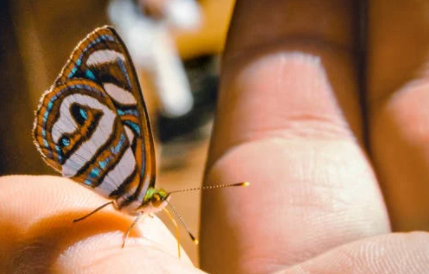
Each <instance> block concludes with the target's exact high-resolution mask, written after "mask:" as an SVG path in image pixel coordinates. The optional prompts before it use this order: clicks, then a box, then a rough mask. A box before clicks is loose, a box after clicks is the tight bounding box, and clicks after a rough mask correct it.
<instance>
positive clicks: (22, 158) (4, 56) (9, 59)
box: [0, 1, 44, 175]
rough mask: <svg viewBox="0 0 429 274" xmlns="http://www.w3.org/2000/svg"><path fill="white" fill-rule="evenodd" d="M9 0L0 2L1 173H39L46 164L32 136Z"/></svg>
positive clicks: (29, 109)
mask: <svg viewBox="0 0 429 274" xmlns="http://www.w3.org/2000/svg"><path fill="white" fill-rule="evenodd" d="M10 10H11V9H10V1H2V2H1V4H0V175H4V174H14V173H37V172H38V171H40V168H39V167H40V166H41V165H44V164H43V163H42V160H41V159H40V157H39V155H37V152H36V150H35V149H34V145H33V144H32V139H31V128H32V125H33V115H34V113H33V107H32V104H31V102H30V99H29V97H28V93H27V90H28V87H27V86H26V81H25V74H24V68H23V63H22V60H21V55H20V52H19V45H18V40H17V37H16V34H15V32H14V26H13V23H12V19H11V18H12V16H11V13H10Z"/></svg>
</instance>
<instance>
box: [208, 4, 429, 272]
mask: <svg viewBox="0 0 429 274" xmlns="http://www.w3.org/2000/svg"><path fill="white" fill-rule="evenodd" d="M359 3H362V1H337V0H323V1H312V0H304V1H303V0H277V1H258V0H246V1H245V0H242V1H240V0H239V1H238V2H237V4H236V7H235V11H234V16H233V20H232V23H231V27H230V32H229V37H228V44H227V48H226V52H225V56H224V59H223V63H222V65H223V66H222V77H221V79H222V80H221V92H220V95H219V102H218V112H217V117H216V124H215V130H214V136H213V138H212V140H213V142H212V145H211V153H210V157H209V162H208V173H207V176H206V181H208V182H213V184H216V183H218V182H235V181H242V180H248V181H250V182H251V183H252V185H251V186H250V187H249V188H247V189H245V190H242V191H222V192H216V193H204V196H203V205H202V206H203V208H202V224H201V246H200V248H201V267H202V269H204V270H206V271H208V272H210V273H246V274H254V273H331V274H333V273H365V274H371V273H429V235H428V234H427V233H424V232H419V233H407V234H400V233H392V229H391V225H390V222H391V223H392V227H393V228H394V230H396V231H398V230H407V231H409V230H419V229H420V230H422V229H424V230H427V229H428V228H429V215H428V212H429V203H428V200H429V199H428V198H429V180H428V178H429V169H428V168H427V166H428V164H429V153H427V151H428V149H429V142H427V141H428V136H429V135H428V134H429V113H428V112H427V105H428V102H429V93H428V92H427V88H426V86H427V84H428V82H427V81H428V80H427V76H426V75H427V73H426V71H425V70H426V69H427V56H428V53H429V36H428V29H429V28H428V27H429V21H428V17H427V14H428V12H429V6H428V4H427V3H426V2H425V1H393V2H392V1H388V0H374V1H368V5H369V6H368V24H367V29H368V37H369V39H368V41H369V43H368V49H367V51H363V48H360V47H359V45H360V42H359V41H360V40H361V36H360V35H359V33H358V31H357V27H358V26H359V25H361V24H362V23H363V22H365V20H366V19H365V16H364V14H363V13H362V11H363V10H362V9H359V6H358V5H359ZM365 53H368V55H366V56H365ZM365 58H367V59H366V60H367V66H365V67H360V66H361V65H365V64H363V63H362V60H365ZM361 70H363V73H361V72H360V71H361ZM362 75H365V76H366V77H367V79H368V84H367V85H366V84H365V79H362V78H360V79H359V76H362ZM361 96H365V99H366V100H362V99H361V98H360V97H361ZM366 140H368V141H369V147H370V148H371V150H370V152H368V149H367V145H366ZM376 174H377V176H376ZM380 184H381V185H382V188H383V194H384V195H385V197H386V203H385V201H384V200H383V195H382V193H381V191H380V188H379V185H380ZM386 204H387V207H388V208H389V211H390V213H391V215H390V217H391V218H390V220H389V217H388V214H387V210H386Z"/></svg>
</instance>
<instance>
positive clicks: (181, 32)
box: [0, 0, 234, 264]
mask: <svg viewBox="0 0 429 274" xmlns="http://www.w3.org/2000/svg"><path fill="white" fill-rule="evenodd" d="M233 6H234V0H199V1H195V0H140V1H138V2H137V1H132V0H114V1H113V0H112V1H108V0H98V1H84V0H62V1H49V0H36V1H25V0H2V1H1V3H0V95H1V96H0V117H1V122H0V175H7V174H55V173H54V172H53V170H52V169H51V168H49V167H47V166H46V165H45V163H44V162H43V161H42V159H41V157H40V155H39V153H38V152H37V151H36V149H35V147H34V145H33V140H32V137H31V129H32V123H33V120H34V111H35V110H36V107H37V103H38V101H39V98H40V96H41V94H42V92H43V91H45V90H46V89H48V88H49V87H50V85H51V84H52V83H53V81H54V80H55V78H56V77H57V75H58V73H59V72H60V70H61V68H62V67H63V65H64V64H65V62H66V61H67V58H68V57H69V55H70V53H71V52H72V50H73V48H74V47H75V46H76V44H77V43H78V42H79V41H80V40H81V39H83V38H84V37H85V36H86V35H87V34H88V33H89V32H91V31H92V30H93V29H94V28H96V27H99V26H103V25H105V24H112V25H114V26H115V27H116V28H117V30H118V31H119V33H120V34H121V36H122V37H123V39H124V41H125V43H126V44H127V47H128V48H129V50H130V53H131V55H132V56H133V60H134V63H135V65H136V69H137V71H138V74H139V78H140V82H141V85H142V90H143V93H144V97H145V101H146V105H147V107H148V111H149V116H150V119H151V122H152V126H153V128H154V131H155V132H154V133H155V139H156V140H155V141H156V152H157V164H158V176H157V186H158V187H163V188H165V189H167V190H175V189H182V188H188V187H198V186H200V185H201V181H202V176H203V171H204V165H205V161H206V152H207V150H208V140H209V137H210V132H211V124H212V119H213V113H214V108H215V104H216V94H217V86H218V74H219V55H220V54H221V52H222V50H223V47H224V43H225V38H226V33H227V29H228V25H229V22H230V17H231V15H232V10H233ZM173 201H174V204H175V206H176V208H177V209H178V211H179V213H180V214H181V215H182V217H183V218H184V220H185V221H186V222H187V224H188V226H189V227H190V228H191V230H192V231H193V232H194V233H195V234H197V235H198V234H199V233H198V232H199V231H198V229H199V226H198V223H199V214H200V213H199V208H200V194H199V193H185V194H180V195H177V196H175V197H173ZM159 216H160V217H161V218H162V219H163V220H164V222H165V223H166V224H167V225H168V226H169V227H170V229H173V228H172V225H171V223H170V221H169V220H168V218H166V216H164V214H162V213H161V214H159ZM180 229H181V242H182V244H183V246H184V248H185V250H186V251H187V253H188V254H189V255H190V257H191V259H192V260H193V262H194V263H195V264H197V261H198V257H197V256H198V252H197V251H198V250H197V248H198V247H197V246H194V245H193V243H192V242H191V240H190V239H189V237H188V236H187V234H186V231H185V230H184V229H183V227H181V228H180Z"/></svg>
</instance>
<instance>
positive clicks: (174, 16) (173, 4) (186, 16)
mask: <svg viewBox="0 0 429 274" xmlns="http://www.w3.org/2000/svg"><path fill="white" fill-rule="evenodd" d="M164 12H165V15H166V16H165V17H166V19H167V22H168V23H169V24H170V25H172V26H174V27H175V28H178V29H183V30H192V29H195V28H197V27H198V26H199V25H200V23H201V15H200V14H201V13H200V9H199V8H198V4H197V3H196V2H195V1H194V0H169V1H167V2H166V4H165V11H164Z"/></svg>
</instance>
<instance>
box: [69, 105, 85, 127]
mask: <svg viewBox="0 0 429 274" xmlns="http://www.w3.org/2000/svg"><path fill="white" fill-rule="evenodd" d="M71 113H72V115H73V118H74V119H75V120H76V122H77V123H78V124H79V125H83V124H84V123H85V121H86V120H87V119H88V112H87V111H86V110H85V109H84V108H82V107H81V106H79V105H77V104H74V105H72V107H71Z"/></svg>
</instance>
